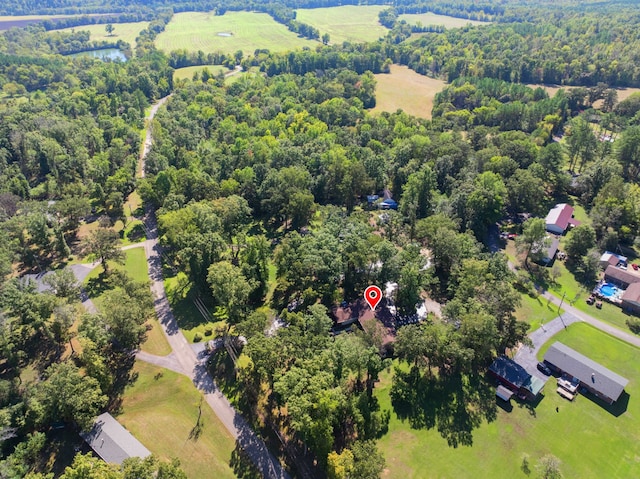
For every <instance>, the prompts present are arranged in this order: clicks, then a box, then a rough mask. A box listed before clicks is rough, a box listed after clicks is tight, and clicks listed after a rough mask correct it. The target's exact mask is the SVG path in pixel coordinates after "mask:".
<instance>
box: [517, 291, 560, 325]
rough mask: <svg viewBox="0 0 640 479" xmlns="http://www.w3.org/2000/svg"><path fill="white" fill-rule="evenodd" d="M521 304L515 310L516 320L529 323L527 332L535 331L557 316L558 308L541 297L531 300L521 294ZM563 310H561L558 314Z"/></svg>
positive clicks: (529, 297) (526, 295)
mask: <svg viewBox="0 0 640 479" xmlns="http://www.w3.org/2000/svg"><path fill="white" fill-rule="evenodd" d="M521 297H522V303H521V304H520V307H519V308H518V309H516V313H515V314H516V318H518V320H519V321H524V322H525V323H529V332H531V331H535V330H536V329H538V328H539V327H540V325H542V324H546V323H548V322H549V321H551V320H553V319H554V318H556V317H557V316H558V307H557V306H556V305H555V304H553V303H551V304H548V301H547V300H546V299H544V298H543V297H538V298H532V297H531V296H529V295H528V294H523V295H522V296H521ZM562 311H563V310H562V309H561V310H560V312H562Z"/></svg>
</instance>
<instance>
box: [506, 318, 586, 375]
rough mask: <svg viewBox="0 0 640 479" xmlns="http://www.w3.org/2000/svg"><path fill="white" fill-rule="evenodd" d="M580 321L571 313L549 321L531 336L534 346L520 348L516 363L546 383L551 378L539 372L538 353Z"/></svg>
mask: <svg viewBox="0 0 640 479" xmlns="http://www.w3.org/2000/svg"><path fill="white" fill-rule="evenodd" d="M578 321H580V318H578V317H577V316H574V315H573V314H571V313H569V312H565V313H563V314H562V315H561V316H558V317H557V318H555V319H553V320H552V321H549V322H548V323H547V324H543V325H542V326H541V327H540V328H538V329H536V330H535V331H533V332H532V333H531V334H529V339H530V340H531V342H532V343H533V346H532V347H530V346H524V345H522V346H520V349H518V352H517V353H516V355H515V358H514V359H515V361H516V362H517V363H518V364H520V365H521V366H522V367H524V368H525V369H526V370H527V372H528V373H529V374H531V375H533V376H537V377H539V378H540V379H542V380H544V381H546V380H547V379H549V377H548V376H545V375H544V374H542V373H541V372H540V371H538V368H537V367H536V365H537V364H538V359H537V355H538V351H540V348H541V347H542V345H543V344H544V343H546V342H547V341H549V339H550V338H551V337H553V336H554V335H555V334H557V333H559V332H560V331H562V330H563V329H565V328H566V327H567V326H569V325H570V324H573V323H576V322H578Z"/></svg>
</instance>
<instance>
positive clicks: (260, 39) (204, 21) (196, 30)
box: [156, 12, 318, 55]
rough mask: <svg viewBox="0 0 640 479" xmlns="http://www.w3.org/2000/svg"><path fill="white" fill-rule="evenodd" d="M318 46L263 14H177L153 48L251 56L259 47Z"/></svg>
mask: <svg viewBox="0 0 640 479" xmlns="http://www.w3.org/2000/svg"><path fill="white" fill-rule="evenodd" d="M220 34H224V35H229V36H221V35H220ZM317 45H318V42H314V41H311V40H306V39H304V38H300V37H298V36H297V35H296V34H295V33H293V32H291V31H289V30H288V29H287V27H285V26H284V25H282V24H280V23H277V22H276V21H275V20H273V18H271V17H270V16H269V15H267V14H266V13H251V12H227V13H226V14H224V15H222V16H216V15H214V14H213V13H203V12H186V13H177V14H175V15H174V16H173V19H172V20H171V22H169V24H168V25H167V28H166V30H165V31H164V32H162V33H161V34H160V35H158V38H157V39H156V46H157V47H158V48H159V49H160V50H164V51H167V52H170V51H172V50H178V49H185V50H189V51H198V50H202V51H203V52H204V53H213V52H218V51H220V52H224V53H231V54H233V53H235V52H236V51H237V50H242V51H243V52H244V54H245V55H249V54H253V52H254V51H255V50H256V49H258V48H266V49H269V50H271V51H286V50H293V49H297V48H302V47H305V46H308V47H311V48H315V46H317Z"/></svg>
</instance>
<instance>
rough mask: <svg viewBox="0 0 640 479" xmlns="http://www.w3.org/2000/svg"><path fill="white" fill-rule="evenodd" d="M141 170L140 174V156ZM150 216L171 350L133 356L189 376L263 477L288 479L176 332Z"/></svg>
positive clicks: (153, 271) (152, 275)
mask: <svg viewBox="0 0 640 479" xmlns="http://www.w3.org/2000/svg"><path fill="white" fill-rule="evenodd" d="M168 98H169V97H164V98H162V99H161V100H160V101H159V102H158V103H156V105H154V107H153V108H152V109H151V114H150V115H149V119H148V121H149V128H148V130H147V140H148V141H145V147H144V151H143V153H144V155H146V154H147V153H148V151H149V149H150V147H151V144H152V136H151V127H150V122H151V120H152V118H153V116H154V115H155V113H156V112H157V111H158V108H159V107H160V106H162V104H164V103H165V102H166V101H167V99H168ZM142 172H143V175H144V159H142ZM154 215H155V213H154V211H152V210H150V209H149V210H147V212H146V215H145V218H144V224H145V226H146V231H147V240H146V241H144V243H143V245H144V250H145V254H146V257H147V263H148V265H149V279H150V280H151V292H152V294H153V298H154V306H155V310H156V314H157V316H158V321H159V322H160V324H161V326H162V330H163V331H164V333H165V336H166V337H167V341H168V342H169V345H170V346H171V349H172V352H171V354H169V356H168V357H161V356H154V355H152V354H148V353H144V352H142V351H140V352H139V353H138V354H136V357H137V359H139V360H141V361H147V362H149V363H152V364H155V365H158V366H162V367H166V368H168V369H171V370H173V371H176V372H179V373H182V374H185V375H186V376H188V377H190V378H191V380H192V381H193V383H194V385H195V386H196V387H197V388H198V389H199V390H200V391H202V392H203V394H204V398H205V401H206V402H207V404H209V406H210V407H211V409H212V410H213V412H214V413H215V414H216V416H218V418H219V419H220V421H221V422H222V424H224V426H225V427H226V428H227V430H228V431H229V433H231V435H232V436H233V437H234V438H235V439H236V441H237V443H238V444H239V445H240V447H242V449H243V450H244V452H245V453H246V454H247V456H248V457H249V458H250V459H251V461H252V462H253V463H254V465H255V466H256V467H257V469H258V470H259V471H260V472H261V474H262V476H263V477H264V478H267V479H271V478H273V479H289V478H290V476H289V474H288V473H287V472H286V471H285V470H284V468H282V466H281V465H280V463H279V462H278V460H277V459H276V458H275V457H274V456H273V455H272V454H271V453H270V452H269V450H268V449H267V446H266V445H265V444H264V442H263V441H262V439H261V438H260V437H259V436H258V435H257V434H256V433H255V432H254V431H253V429H252V428H251V426H250V425H249V424H248V423H247V422H246V421H245V420H244V418H243V417H242V416H241V415H240V414H238V412H236V410H235V409H234V408H233V406H231V404H230V403H229V401H228V400H227V398H226V397H225V396H224V394H222V392H221V391H220V390H219V389H218V387H217V386H216V384H215V382H214V380H213V378H212V377H211V375H210V374H209V372H208V371H207V368H206V365H205V359H206V358H205V357H198V356H197V355H196V353H195V352H194V350H193V349H192V348H191V345H190V344H189V342H188V341H187V339H186V338H185V337H184V335H183V334H182V332H181V331H180V328H179V327H178V323H177V321H176V319H175V316H174V315H173V312H172V311H171V306H170V305H169V301H168V299H167V295H166V292H165V289H164V282H163V279H164V278H163V275H162V259H161V258H162V256H161V255H162V250H161V247H160V244H159V243H158V230H157V224H156V220H155V216H154Z"/></svg>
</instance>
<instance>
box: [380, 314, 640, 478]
mask: <svg viewBox="0 0 640 479" xmlns="http://www.w3.org/2000/svg"><path fill="white" fill-rule="evenodd" d="M555 341H561V342H563V343H565V344H566V345H568V346H569V347H571V348H574V349H576V350H577V351H579V352H581V353H582V354H585V355H587V356H588V357H590V358H591V359H593V360H594V361H597V362H600V363H601V364H603V365H604V366H606V367H608V368H610V369H611V370H613V371H614V372H616V373H618V374H621V375H622V376H624V377H626V378H627V379H629V384H628V385H627V388H626V392H627V393H628V395H624V394H623V396H622V397H621V398H620V400H619V401H618V404H617V405H614V406H613V407H611V408H604V407H602V406H601V405H599V404H596V403H595V402H593V401H592V400H590V399H589V398H588V397H585V396H582V395H578V396H577V397H576V399H575V400H574V401H573V402H568V401H567V400H565V399H563V398H561V397H560V396H559V395H558V394H556V392H555V389H556V380H555V378H553V377H552V378H551V379H550V380H549V382H548V383H547V385H546V386H545V389H544V390H543V394H544V397H543V398H542V399H541V400H540V402H539V403H538V404H537V406H536V407H535V408H531V407H525V406H523V405H522V404H520V403H518V402H515V401H513V400H512V401H511V403H512V404H513V408H512V410H511V411H510V412H508V411H507V409H509V408H508V407H507V408H505V409H502V408H501V407H497V406H496V416H495V419H494V420H492V421H491V422H487V421H486V420H483V421H482V422H481V423H480V424H478V425H474V426H475V427H473V429H472V431H471V434H472V437H471V442H472V445H470V446H465V445H460V446H458V447H457V448H455V447H450V446H449V445H448V444H447V441H446V440H445V439H444V438H443V437H442V436H441V434H440V432H439V430H441V429H442V430H450V429H453V430H464V429H465V428H468V427H469V426H470V425H469V424H468V423H466V422H465V418H464V417H463V416H461V415H459V414H457V415H453V416H451V417H449V418H447V417H445V416H444V414H443V411H442V410H436V411H431V412H430V411H429V410H428V409H427V408H426V407H425V410H424V413H425V414H426V415H427V417H426V419H425V418H424V417H422V419H425V420H428V419H429V417H430V416H429V415H434V416H435V417H436V420H435V422H436V425H435V426H431V427H429V428H426V427H425V428H418V429H414V428H412V427H411V426H410V424H409V420H401V419H400V418H399V416H398V413H397V412H396V411H394V409H393V406H392V404H391V398H390V395H389V393H390V390H391V379H392V373H383V374H382V375H381V381H380V383H379V384H378V385H377V386H376V389H375V391H376V393H375V394H376V396H377V397H378V399H379V401H380V405H381V407H382V409H383V410H384V409H391V421H390V424H389V432H388V433H387V434H386V435H385V436H383V437H382V439H381V440H380V442H379V448H380V450H381V452H382V453H383V454H384V456H385V459H386V470H385V472H384V473H383V476H382V477H384V478H389V479H390V478H398V479H400V478H402V479H406V478H415V479H425V478H441V477H476V478H478V479H480V478H485V477H486V478H495V477H522V478H525V477H527V475H526V474H525V473H524V472H523V468H522V465H523V458H524V457H527V458H528V462H529V467H530V469H531V472H530V475H529V477H538V476H536V475H535V474H536V472H535V465H536V464H537V463H538V461H539V460H540V458H541V457H543V456H545V455H547V454H553V455H554V456H556V457H558V458H559V459H560V460H561V461H562V464H561V466H560V469H561V471H562V473H563V474H564V477H580V478H583V479H584V478H594V479H598V478H602V477H608V478H628V477H640V454H639V452H638V447H637V444H638V443H639V441H640V401H639V400H638V398H639V397H640V381H639V379H640V350H638V349H637V348H634V347H632V346H630V345H628V344H626V343H623V342H621V341H619V340H618V339H615V338H612V337H611V336H609V335H607V334H605V333H602V332H600V331H598V330H596V329H594V328H592V327H591V326H589V325H587V324H584V323H576V324H573V325H571V326H569V328H568V329H567V330H566V331H562V332H561V333H559V334H558V335H556V336H554V337H553V338H551V339H550V341H549V342H548V343H547V344H545V346H544V347H543V351H545V350H546V349H547V348H548V346H549V345H550V344H552V343H553V342H555ZM542 354H543V353H542V352H541V354H540V356H539V357H542ZM490 387H491V388H492V389H493V385H492V384H490ZM450 400H451V403H453V405H452V406H451V407H450V409H451V410H452V411H456V409H457V408H456V406H455V403H456V401H457V397H456V395H455V393H454V394H452V395H451V399H450ZM494 400H495V399H494ZM425 406H428V405H425ZM556 408H558V411H557V412H556ZM416 409H417V411H415V412H414V413H415V415H416V417H418V418H420V417H421V416H420V413H421V412H423V410H422V408H421V407H417V408H416ZM444 409H445V410H446V408H444ZM525 455H526V456H525Z"/></svg>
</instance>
